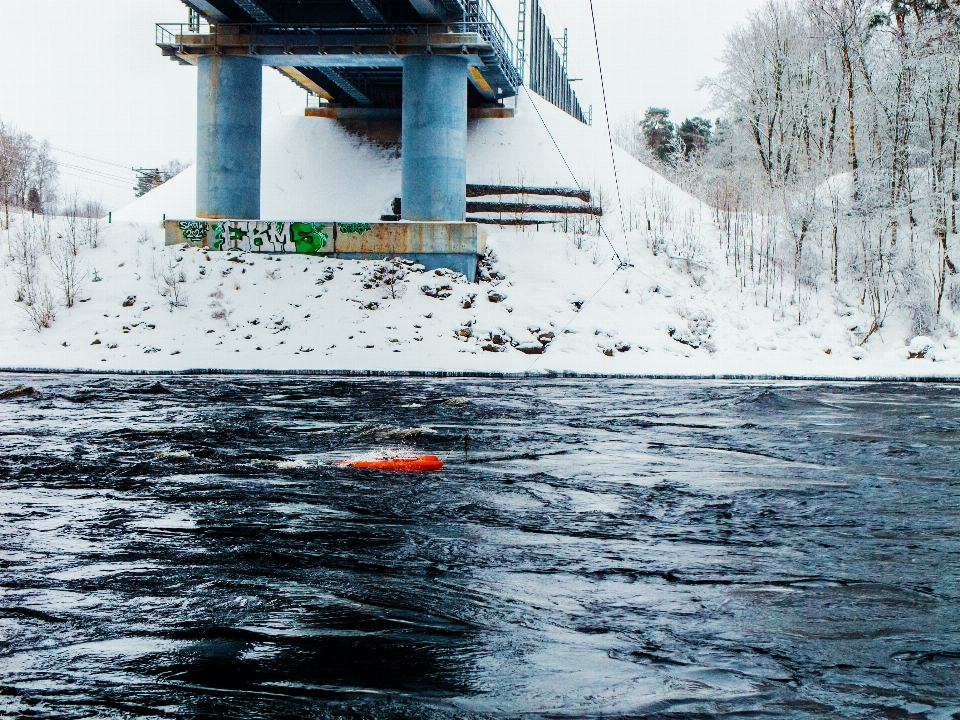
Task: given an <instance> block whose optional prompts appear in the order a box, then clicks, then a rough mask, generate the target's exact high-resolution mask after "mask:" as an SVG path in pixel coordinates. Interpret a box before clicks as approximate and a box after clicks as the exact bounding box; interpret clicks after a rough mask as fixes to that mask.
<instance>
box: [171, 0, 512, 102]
mask: <svg viewBox="0 0 960 720" xmlns="http://www.w3.org/2000/svg"><path fill="white" fill-rule="evenodd" d="M465 3H466V4H465V11H464V20H463V21H461V22H449V23H428V24H402V25H368V24H364V25H359V26H358V25H343V24H336V25H333V24H310V23H307V24H296V25H292V24H282V23H229V24H227V23H223V24H220V25H215V26H211V25H209V24H208V23H207V22H206V21H201V22H200V23H199V24H197V23H157V26H156V44H157V45H159V46H162V47H163V46H165V47H178V46H179V45H180V41H179V40H178V38H181V37H185V36H199V35H212V36H214V37H215V38H217V37H219V36H224V37H226V36H237V35H241V36H243V35H260V36H263V35H271V36H284V35H287V36H300V37H303V36H304V35H307V36H313V37H315V38H316V39H317V43H318V45H321V46H322V45H323V39H324V35H325V34H326V33H330V34H331V35H334V36H335V37H336V38H337V39H338V42H337V45H338V46H339V45H341V44H343V42H342V38H343V36H344V35H345V34H349V35H352V36H353V37H354V38H355V40H354V44H356V45H358V46H359V45H360V44H362V42H363V39H364V38H365V37H369V36H371V35H423V36H429V35H436V34H440V35H443V34H451V33H457V34H458V33H474V34H476V35H479V36H480V37H481V38H483V40H484V42H485V43H487V44H488V45H489V46H490V47H491V49H492V50H493V52H494V53H495V55H496V57H497V65H498V67H499V68H500V70H501V72H502V73H503V75H504V76H505V77H506V78H507V81H508V82H509V83H512V85H513V86H514V87H519V86H520V85H521V84H522V82H523V75H522V74H521V72H520V70H519V65H518V62H519V59H518V58H517V49H516V46H515V45H514V43H513V40H511V39H510V35H509V33H507V29H506V27H504V25H503V22H502V21H501V20H500V17H499V16H498V15H497V13H496V11H495V10H494V8H493V5H492V4H491V3H490V0H465ZM221 28H222V31H221V30H220V29H221ZM214 44H216V40H214Z"/></svg>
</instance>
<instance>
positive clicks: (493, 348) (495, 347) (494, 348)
mask: <svg viewBox="0 0 960 720" xmlns="http://www.w3.org/2000/svg"><path fill="white" fill-rule="evenodd" d="M482 349H483V350H486V351H487V352H503V351H504V350H506V348H505V347H504V346H503V345H492V344H490V343H487V344H486V345H484V346H483V348H482Z"/></svg>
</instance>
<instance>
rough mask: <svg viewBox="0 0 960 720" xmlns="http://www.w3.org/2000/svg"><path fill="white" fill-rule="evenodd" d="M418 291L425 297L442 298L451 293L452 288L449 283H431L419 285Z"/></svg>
mask: <svg viewBox="0 0 960 720" xmlns="http://www.w3.org/2000/svg"><path fill="white" fill-rule="evenodd" d="M420 292H422V293H423V294H424V295H426V296H427V297H432V298H437V299H438V300H443V299H444V298H448V297H450V296H451V295H453V288H452V287H451V286H450V285H438V286H437V287H433V286H432V285H421V286H420Z"/></svg>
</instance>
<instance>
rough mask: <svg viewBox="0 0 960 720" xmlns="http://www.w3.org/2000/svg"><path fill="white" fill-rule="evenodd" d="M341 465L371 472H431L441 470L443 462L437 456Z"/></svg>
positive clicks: (363, 461) (345, 461) (356, 461)
mask: <svg viewBox="0 0 960 720" xmlns="http://www.w3.org/2000/svg"><path fill="white" fill-rule="evenodd" d="M340 464H341V465H348V466H349V467H355V468H367V469H369V470H403V471H421V472H422V471H429V470H439V469H440V468H442V467H443V462H442V461H441V460H440V458H438V457H437V456H436V455H418V456H417V457H394V458H377V459H376V460H344V461H343V462H341V463H340Z"/></svg>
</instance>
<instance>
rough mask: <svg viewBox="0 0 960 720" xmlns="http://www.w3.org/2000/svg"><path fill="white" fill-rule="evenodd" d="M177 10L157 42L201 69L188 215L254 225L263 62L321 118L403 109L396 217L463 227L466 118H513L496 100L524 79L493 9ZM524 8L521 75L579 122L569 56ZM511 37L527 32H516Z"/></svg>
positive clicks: (294, 6) (326, 1)
mask: <svg viewBox="0 0 960 720" xmlns="http://www.w3.org/2000/svg"><path fill="white" fill-rule="evenodd" d="M183 2H184V4H185V5H186V6H187V7H188V8H189V20H188V22H187V23H174V24H160V25H158V26H157V37H156V42H157V45H158V46H159V47H160V49H161V51H162V52H163V54H164V55H166V56H169V57H171V58H173V59H175V60H177V61H179V62H180V63H184V64H190V65H195V66H196V67H197V69H198V90H197V99H198V103H197V205H196V215H197V217H198V218H209V219H236V220H255V219H259V217H260V170H261V147H260V144H261V139H260V137H261V104H262V93H263V90H262V72H261V68H262V67H264V66H269V67H274V68H276V69H277V70H278V71H280V72H281V73H283V74H284V75H286V76H287V77H288V78H290V79H291V80H293V81H294V82H295V83H297V84H298V85H299V86H300V87H302V88H304V89H305V90H307V91H308V92H310V93H311V94H313V95H315V96H316V97H318V98H319V99H320V103H321V107H323V108H326V109H327V110H328V111H330V113H331V114H330V116H336V114H335V113H336V112H337V111H339V112H343V113H347V112H350V113H352V114H350V115H349V116H350V117H358V116H360V117H362V116H363V115H364V113H368V114H369V115H371V116H373V115H375V114H376V113H388V114H396V113H399V115H400V117H401V125H402V129H401V143H402V181H401V195H402V198H403V204H402V219H403V220H408V221H415V222H436V221H441V222H452V223H462V222H463V221H464V219H465V213H466V204H467V200H466V185H467V183H466V155H467V117H468V112H473V113H474V114H478V113H479V114H482V115H483V116H485V117H509V113H507V112H504V111H505V110H506V109H505V108H504V106H503V101H504V99H505V98H510V97H513V96H515V95H517V93H518V92H519V90H520V87H521V85H522V84H523V80H524V73H523V69H524V65H525V60H524V57H523V50H522V49H518V48H517V47H516V45H515V44H514V43H513V41H512V40H511V39H510V36H509V34H508V33H507V31H506V28H505V27H504V25H503V23H502V22H501V20H500V18H499V17H498V16H497V14H496V12H495V11H494V9H493V6H492V5H491V4H490V2H489V0H183ZM520 2H521V7H523V8H525V7H526V0H520ZM533 3H534V6H533V10H534V12H533V13H531V14H532V16H533V17H532V19H531V22H530V26H531V27H530V29H531V31H532V38H531V39H532V42H531V53H530V77H531V80H532V81H533V84H534V85H535V86H536V87H535V89H536V90H537V91H538V92H541V94H543V95H544V96H545V97H547V98H548V99H549V100H550V101H551V102H554V103H555V104H557V105H559V106H561V107H563V109H565V110H566V111H567V112H570V113H571V114H572V115H574V116H575V117H578V119H580V120H581V121H582V120H583V113H582V112H581V110H580V107H579V104H578V103H577V102H576V97H575V95H573V92H572V90H571V89H570V86H569V81H568V78H567V75H566V61H565V58H564V60H563V61H562V62H561V59H560V55H559V54H558V53H557V50H556V47H555V46H554V42H553V40H552V36H550V34H549V32H548V31H547V29H546V27H545V23H544V21H543V15H542V12H541V11H540V10H539V7H538V5H537V0H533ZM521 17H524V14H521ZM520 30H521V32H520V33H519V36H520V37H524V36H525V34H526V25H525V24H522V25H521V28H520ZM538 43H539V45H538ZM547 45H549V47H547ZM565 54H566V53H565V52H564V55H565ZM541 87H542V88H543V89H541ZM498 111H500V112H498Z"/></svg>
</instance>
